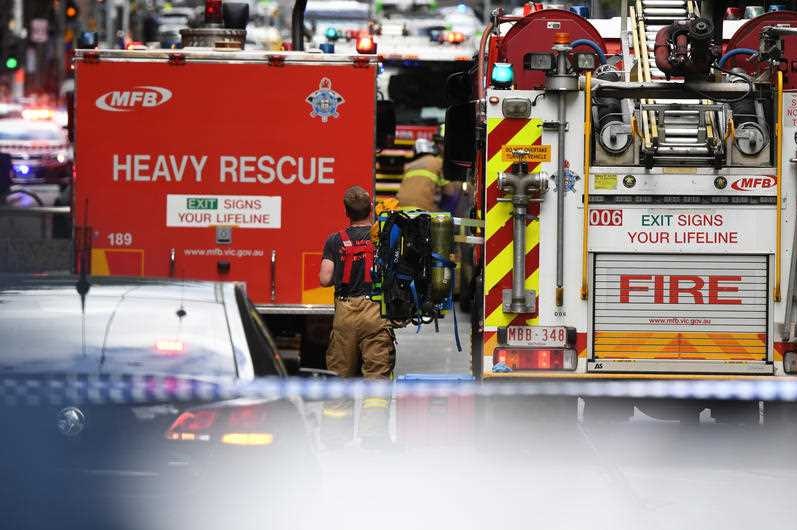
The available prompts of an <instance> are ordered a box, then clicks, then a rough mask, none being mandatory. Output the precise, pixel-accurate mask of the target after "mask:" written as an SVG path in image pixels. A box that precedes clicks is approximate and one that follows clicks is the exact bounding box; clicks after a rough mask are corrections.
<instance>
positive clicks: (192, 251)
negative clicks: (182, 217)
mask: <svg viewBox="0 0 797 530" xmlns="http://www.w3.org/2000/svg"><path fill="white" fill-rule="evenodd" d="M183 255H185V256H226V257H231V258H232V257H235V258H259V257H262V256H265V255H266V254H265V252H264V251H263V249H259V248H254V249H252V248H219V247H214V248H186V249H184V250H183Z"/></svg>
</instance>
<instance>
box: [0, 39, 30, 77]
mask: <svg viewBox="0 0 797 530" xmlns="http://www.w3.org/2000/svg"><path fill="white" fill-rule="evenodd" d="M24 51H25V45H24V41H23V40H22V39H21V38H19V37H17V36H16V35H8V36H7V37H6V38H5V40H4V42H3V48H2V52H3V54H2V58H0V59H2V60H1V61H0V66H2V69H3V71H5V72H13V71H15V70H18V69H19V68H20V67H21V66H22V60H23V53H24Z"/></svg>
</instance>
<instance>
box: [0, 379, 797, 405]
mask: <svg viewBox="0 0 797 530" xmlns="http://www.w3.org/2000/svg"><path fill="white" fill-rule="evenodd" d="M453 396H456V397H479V398H490V397H513V396H514V397H534V396H571V397H577V396H580V397H614V398H633V399H641V398H660V399H694V400H715V399H716V400H744V401H755V400H762V401H797V379H794V378H789V379H777V380H774V379H766V380H764V379H762V380H653V381H651V380H636V381H634V380H630V381H618V380H603V381H601V380H593V381H572V380H571V381H524V382H515V381H502V382H490V381H487V382H474V381H435V380H429V381H398V382H391V381H373V380H363V379H326V380H321V379H296V378H294V379H283V378H262V379H257V380H254V381H251V382H236V381H232V380H229V379H216V378H183V377H173V376H165V377H164V376H155V375H152V376H125V377H114V376H63V377H57V376H47V377H34V376H30V377H25V376H21V377H5V378H3V379H0V405H5V406H48V405H50V406H60V405H64V404H89V405H124V404H144V403H164V402H212V401H225V400H230V399H236V398H249V399H285V398H302V399H305V400H337V399H362V398H364V397H385V398H391V397H395V398H399V399H401V398H427V397H453Z"/></svg>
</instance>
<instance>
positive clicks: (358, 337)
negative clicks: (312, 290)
mask: <svg viewBox="0 0 797 530" xmlns="http://www.w3.org/2000/svg"><path fill="white" fill-rule="evenodd" d="M343 205H344V207H345V208H346V216H347V217H348V218H349V221H350V222H351V224H350V226H349V227H348V228H346V229H344V230H341V231H340V232H337V233H334V234H332V235H330V236H329V237H328V238H327V241H326V244H325V245H324V256H323V259H322V261H321V273H320V275H319V280H320V282H321V285H322V286H324V287H330V286H332V285H334V286H335V319H334V321H333V324H332V334H331V336H330V339H329V348H328V349H327V368H328V369H329V370H331V371H333V372H335V373H336V374H338V375H339V376H340V377H359V376H360V375H362V376H364V377H366V378H371V379H387V378H389V377H390V376H391V373H392V371H393V360H394V357H395V356H394V350H393V334H392V331H391V329H390V325H389V324H388V323H387V321H386V320H384V319H382V318H381V316H380V314H379V304H378V303H376V302H373V301H372V300H371V299H370V298H369V297H368V295H369V294H370V291H371V266H372V265H373V259H374V248H373V245H372V243H371V241H370V228H371V197H370V196H369V195H368V192H367V191H365V190H364V189H363V188H361V187H360V186H353V187H351V188H349V189H348V190H346V193H345V194H344V196H343Z"/></svg>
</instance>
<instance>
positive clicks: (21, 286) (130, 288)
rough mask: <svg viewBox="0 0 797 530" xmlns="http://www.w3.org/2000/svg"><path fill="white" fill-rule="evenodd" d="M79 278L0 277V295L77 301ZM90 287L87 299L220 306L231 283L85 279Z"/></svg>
mask: <svg viewBox="0 0 797 530" xmlns="http://www.w3.org/2000/svg"><path fill="white" fill-rule="evenodd" d="M78 279H79V278H78V277H77V276H74V275H67V274H63V275H60V274H55V275H49V274H48V275H37V274H0V292H1V293H3V295H4V296H9V295H13V294H15V293H16V294H19V295H23V294H24V295H35V294H37V292H38V293H39V294H43V295H44V294H46V295H48V296H64V297H74V298H78V297H79V296H80V294H79V293H78V291H77V289H75V286H76V285H77V282H78ZM88 280H89V284H90V286H91V288H90V289H89V291H88V293H87V294H86V296H87V297H91V298H97V297H113V298H121V297H125V298H131V299H141V298H148V299H173V300H177V299H180V300H191V301H195V302H209V303H219V304H221V303H223V302H224V300H223V298H224V294H223V293H222V291H223V290H224V286H225V285H227V286H229V287H230V288H232V284H224V283H217V282H203V281H190V280H171V279H168V280H167V279H159V278H139V277H113V276H94V277H91V278H89V279H88Z"/></svg>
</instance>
